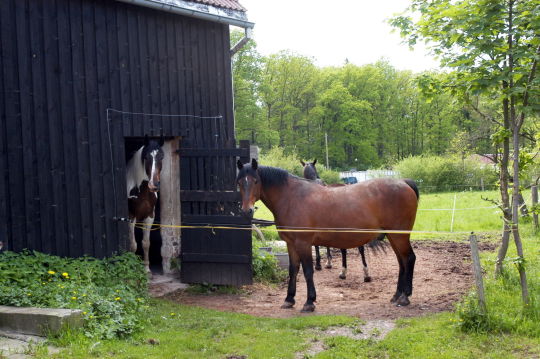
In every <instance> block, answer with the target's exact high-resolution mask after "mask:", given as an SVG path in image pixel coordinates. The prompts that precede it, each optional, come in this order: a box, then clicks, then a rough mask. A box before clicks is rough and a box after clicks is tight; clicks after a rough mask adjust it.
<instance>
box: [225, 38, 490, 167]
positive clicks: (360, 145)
mask: <svg viewBox="0 0 540 359" xmlns="http://www.w3.org/2000/svg"><path fill="white" fill-rule="evenodd" d="M241 35H242V34H241V33H233V34H232V42H235V41H237V40H238V39H239V37H240V36H241ZM233 71H234V94H235V99H234V101H235V117H236V132H237V138H238V139H247V140H250V141H251V142H252V143H253V144H256V145H258V146H259V147H261V148H262V149H263V150H268V149H270V148H272V147H273V146H280V147H283V148H284V149H285V151H292V150H294V151H295V152H296V153H297V154H298V155H299V156H300V157H302V158H304V159H313V158H318V159H319V162H320V163H321V164H324V163H325V153H326V151H325V134H327V137H328V156H329V164H330V167H331V168H334V169H349V168H356V169H359V170H363V169H367V168H375V167H381V166H389V165H392V164H394V163H396V162H398V161H399V160H401V159H403V158H406V157H409V156H412V155H442V154H447V153H452V154H460V155H465V152H477V153H490V152H491V151H492V148H491V140H490V138H489V135H490V133H491V132H490V130H489V129H486V124H485V121H482V118H481V117H480V116H478V115H477V114H476V113H475V112H474V111H472V110H471V109H469V108H468V106H466V105H465V103H464V101H460V99H459V98H455V97H453V96H451V95H449V94H447V93H443V92H441V93H433V92H432V93H431V94H430V95H429V96H427V95H425V94H426V92H429V88H428V87H429V85H430V84H429V83H427V82H426V81H425V79H426V78H427V77H426V76H425V74H414V73H412V72H410V71H400V70H397V69H396V68H394V67H393V66H392V65H391V64H389V63H388V62H385V61H379V62H377V63H375V64H370V65H364V66H356V65H353V64H350V63H348V62H347V61H346V60H345V61H344V64H343V65H342V66H340V67H325V68H319V67H317V66H315V64H314V60H313V59H311V58H308V57H305V56H301V55H297V54H294V53H291V52H280V53H278V54H274V55H270V56H266V57H265V56H260V55H259V54H258V52H257V49H256V44H255V43H254V42H252V41H251V42H250V43H248V45H247V46H246V47H244V49H243V50H242V51H241V52H240V53H239V54H237V55H236V56H235V57H234V62H233ZM443 75H444V74H443ZM443 75H441V76H443ZM430 76H431V77H433V76H439V75H438V74H430ZM426 90H427V91H426Z"/></svg>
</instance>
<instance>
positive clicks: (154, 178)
mask: <svg viewBox="0 0 540 359" xmlns="http://www.w3.org/2000/svg"><path fill="white" fill-rule="evenodd" d="M163 143H164V139H163V135H161V138H160V139H159V141H156V140H151V139H149V138H148V136H144V147H143V150H142V154H141V159H142V162H143V166H144V171H145V172H146V175H147V176H148V179H149V180H148V189H150V191H151V192H157V191H159V181H160V176H161V167H162V162H163V149H162V148H161V146H163Z"/></svg>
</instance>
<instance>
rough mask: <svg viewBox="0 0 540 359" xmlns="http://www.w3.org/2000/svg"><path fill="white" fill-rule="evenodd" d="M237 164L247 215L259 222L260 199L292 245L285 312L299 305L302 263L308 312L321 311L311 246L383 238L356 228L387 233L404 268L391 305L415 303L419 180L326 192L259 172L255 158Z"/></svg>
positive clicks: (274, 172) (281, 173)
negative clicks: (413, 237) (257, 206)
mask: <svg viewBox="0 0 540 359" xmlns="http://www.w3.org/2000/svg"><path fill="white" fill-rule="evenodd" d="M237 165H238V169H239V172H238V176H237V178H236V183H237V185H238V187H239V189H240V195H241V198H242V207H241V210H242V213H243V214H244V215H245V216H246V217H248V218H253V213H254V204H255V202H256V201H258V200H259V199H260V200H261V201H262V202H263V203H264V204H265V205H266V207H268V209H269V210H270V211H271V212H272V213H273V214H274V220H275V223H276V227H277V228H278V229H282V230H283V231H280V232H279V236H280V238H281V239H282V240H284V241H285V242H286V243H287V250H288V252H289V285H288V289H287V297H286V298H285V302H284V303H283V305H282V306H281V308H292V307H293V306H294V304H295V300H294V297H295V295H296V277H297V274H298V271H299V269H300V263H301V264H302V269H303V272H304V277H305V279H306V285H307V301H306V303H305V304H304V306H303V308H302V311H303V312H312V311H314V310H315V304H314V302H315V301H316V298H317V295H316V291H315V284H314V282H313V272H314V270H313V256H312V254H311V247H312V246H313V245H322V246H329V247H334V248H345V249H347V248H355V247H358V246H361V245H364V244H366V243H368V242H370V241H372V240H374V239H376V238H377V236H378V234H377V233H370V232H361V231H355V230H356V229H368V230H374V231H377V232H378V233H386V235H387V237H388V240H389V241H390V245H391V246H392V249H393V250H394V253H395V254H396V257H397V260H398V264H399V276H398V281H397V289H396V292H395V294H394V295H393V297H392V299H391V302H393V303H395V304H396V305H398V306H405V305H408V304H409V303H410V302H409V296H410V295H412V289H413V286H412V282H413V272H414V264H415V261H416V256H415V255H414V251H413V249H412V246H411V243H410V240H409V239H410V233H409V232H408V231H410V230H411V229H412V227H413V225H414V220H415V218H416V210H417V208H418V198H419V194H418V188H417V186H416V184H415V183H414V181H412V180H396V179H390V178H384V179H383V178H379V179H373V180H369V181H365V182H360V183H357V184H354V185H349V186H342V187H323V186H321V185H319V184H317V183H314V182H312V181H308V180H306V179H303V178H299V177H296V176H293V175H291V174H289V173H288V172H287V171H285V170H282V169H280V168H274V167H265V166H260V167H259V165H258V163H257V160H255V159H253V160H252V161H251V164H243V163H242V162H241V161H238V163H237ZM287 229H296V230H293V231H287ZM298 229H303V230H301V231H299V230H298ZM323 229H334V230H333V231H332V230H323ZM401 231H402V232H401Z"/></svg>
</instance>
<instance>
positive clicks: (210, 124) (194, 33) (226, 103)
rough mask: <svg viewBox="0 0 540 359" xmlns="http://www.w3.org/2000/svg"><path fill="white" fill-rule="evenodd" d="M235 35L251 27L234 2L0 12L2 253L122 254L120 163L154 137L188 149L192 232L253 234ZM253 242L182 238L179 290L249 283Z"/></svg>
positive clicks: (187, 218) (184, 181) (169, 1)
mask: <svg viewBox="0 0 540 359" xmlns="http://www.w3.org/2000/svg"><path fill="white" fill-rule="evenodd" d="M230 25H236V26H240V27H243V28H245V29H250V28H251V27H252V26H253V24H252V23H249V22H248V21H247V18H246V16H245V9H244V8H243V7H242V6H241V5H240V4H239V3H238V2H237V0H195V1H183V0H122V1H114V0H2V1H0V94H1V96H0V118H1V123H0V241H3V244H4V249H8V250H14V251H21V250H23V249H25V248H27V249H32V250H38V251H42V252H46V253H51V254H56V255H60V256H71V257H77V256H83V255H90V256H95V257H105V256H110V255H112V254H114V253H118V252H120V251H123V250H126V249H127V248H128V246H127V242H128V241H127V238H128V227H127V223H125V222H121V221H118V220H116V218H119V217H127V202H126V198H125V195H126V184H125V165H126V162H125V154H126V148H128V147H130V146H131V147H133V146H134V144H136V143H137V141H138V140H140V138H141V137H142V136H144V135H145V134H148V135H150V136H158V135H159V134H160V133H163V134H164V135H165V136H167V137H168V138H169V139H174V141H178V142H179V144H178V146H179V148H180V149H179V151H178V152H179V160H180V166H179V167H180V173H179V176H180V187H181V188H179V189H178V191H179V192H180V198H181V201H182V202H181V213H182V218H181V221H182V223H183V224H213V223H220V224H246V222H245V221H244V220H243V219H241V218H240V217H238V215H237V207H238V204H237V201H238V194H237V193H236V186H235V183H234V182H235V181H234V179H235V174H236V170H235V162H236V159H238V157H242V156H243V157H244V159H245V160H246V161H247V157H248V156H249V150H247V149H238V146H237V144H236V141H235V137H234V133H235V132H234V118H233V98H232V96H233V94H232V77H231V50H230V38H229V26H230ZM246 34H248V31H246ZM244 147H246V146H244ZM250 236H251V234H250V232H249V231H241V230H221V231H220V230H216V231H212V230H209V229H204V230H202V229H182V258H181V259H182V276H183V280H184V281H187V282H209V283H218V284H242V283H249V282H250V281H251V241H250Z"/></svg>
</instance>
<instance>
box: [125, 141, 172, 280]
mask: <svg viewBox="0 0 540 359" xmlns="http://www.w3.org/2000/svg"><path fill="white" fill-rule="evenodd" d="M163 143H164V139H163V135H162V136H161V138H160V140H159V142H158V141H156V140H150V139H149V138H148V136H145V137H144V145H143V146H142V147H141V148H139V150H138V151H137V152H135V154H134V155H133V157H131V159H130V160H129V161H128V163H127V166H126V184H127V197H128V208H129V219H130V222H131V223H130V226H129V229H130V231H129V232H130V243H131V244H130V249H131V251H132V252H135V251H136V250H137V241H136V240H135V224H136V223H137V222H139V223H141V222H142V223H144V228H143V239H142V250H143V258H144V259H143V260H144V266H145V268H146V271H147V272H148V273H150V260H149V251H150V229H151V227H152V224H153V223H154V210H155V207H156V203H157V198H158V191H159V180H160V175H161V167H162V161H163V156H164V154H163V150H162V149H161V147H162V146H163Z"/></svg>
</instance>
